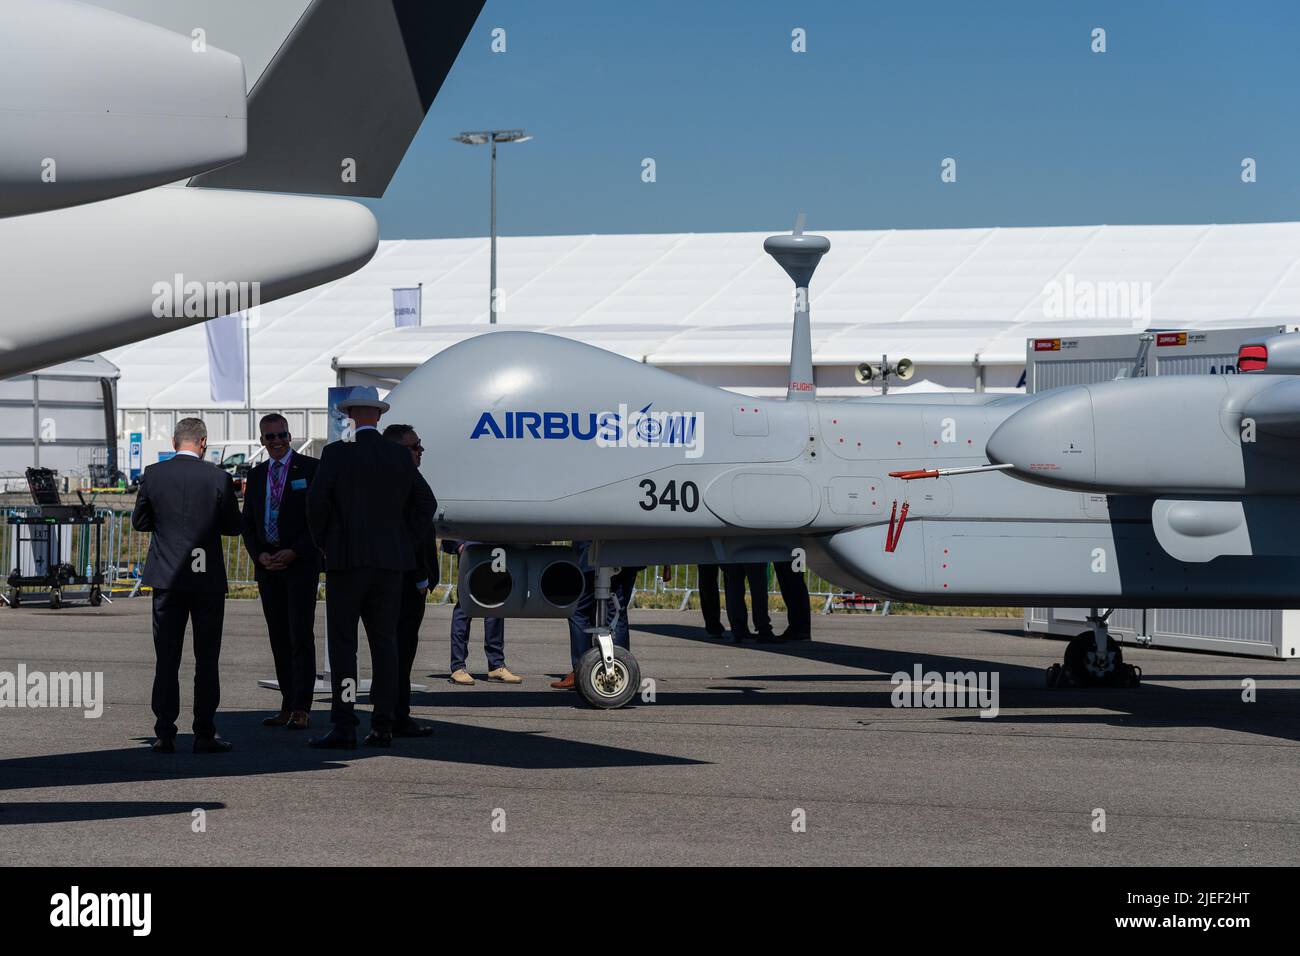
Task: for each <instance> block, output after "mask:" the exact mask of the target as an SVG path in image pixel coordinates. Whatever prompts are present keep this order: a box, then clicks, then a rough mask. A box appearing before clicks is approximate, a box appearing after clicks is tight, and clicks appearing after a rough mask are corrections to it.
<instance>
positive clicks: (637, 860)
mask: <svg viewBox="0 0 1300 956" xmlns="http://www.w3.org/2000/svg"><path fill="white" fill-rule="evenodd" d="M449 621H450V608H448V607H445V606H440V607H433V606H431V607H430V610H429V614H428V616H427V617H426V620H425V624H424V630H423V639H422V643H421V648H420V655H419V657H418V659H417V661H416V671H415V672H416V675H417V676H416V679H417V680H420V681H423V682H425V683H426V684H427V685H428V689H427V690H426V691H425V692H423V693H417V694H416V695H415V703H416V716H417V718H419V719H421V720H423V721H427V722H429V723H430V724H431V725H432V726H433V727H434V728H435V733H434V735H433V736H432V737H430V738H427V739H422V740H399V741H397V742H396V744H395V746H394V748H393V750H391V751H375V750H366V749H359V750H357V751H353V752H346V753H337V752H325V753H322V752H319V751H314V750H311V749H309V748H308V747H307V746H306V739H305V738H306V735H304V734H302V733H294V732H291V731H287V730H283V729H274V730H272V729H266V728H263V727H261V726H260V722H261V719H262V718H263V717H265V716H267V715H268V714H269V713H270V712H272V711H273V710H275V709H276V708H277V707H278V695H277V694H276V693H275V692H273V691H269V690H265V689H261V688H259V687H258V686H257V680H258V678H264V677H269V676H272V674H271V670H272V669H271V659H270V653H269V649H268V646H267V642H266V636H265V627H264V624H263V621H262V618H261V610H260V607H259V605H258V603H257V602H255V601H229V602H227V605H226V625H225V639H224V647H223V651H222V695H223V697H222V709H221V713H220V714H219V716H218V726H219V730H220V732H221V733H222V734H223V736H226V737H227V738H229V739H230V740H231V741H233V742H234V744H235V748H236V749H235V751H234V752H233V753H230V754H227V755H194V754H192V753H190V752H189V743H190V737H189V735H188V733H185V732H184V731H186V730H188V723H189V720H190V716H191V714H190V710H189V705H190V678H191V675H192V669H191V668H192V662H191V660H189V659H188V657H189V650H188V642H187V661H186V665H185V667H184V669H183V670H182V678H181V680H182V683H181V686H182V697H183V701H184V706H183V710H182V715H181V720H180V723H181V725H182V735H181V737H180V738H179V741H178V752H177V753H175V754H172V755H165V756H164V755H156V754H153V753H151V752H150V751H149V750H148V747H147V744H148V741H149V740H150V739H151V737H150V734H151V727H152V723H153V718H152V714H151V713H150V709H149V688H150V683H151V680H152V672H153V649H152V644H151V640H150V637H149V601H148V599H147V598H137V599H134V600H119V601H118V602H117V603H116V604H114V605H113V606H111V607H108V606H105V607H101V608H89V607H75V606H72V607H65V608H63V609H61V610H58V611H49V610H46V609H44V608H38V607H23V608H21V609H16V610H15V609H9V608H4V609H0V673H2V672H10V673H16V672H17V669H18V667H19V665H20V664H21V665H24V666H25V667H26V669H27V671H28V672H29V673H30V672H33V671H46V672H48V671H69V670H80V671H92V672H93V671H102V672H103V674H104V696H105V698H106V701H107V702H106V704H105V706H104V710H103V714H102V716H100V717H99V718H86V717H85V716H84V715H83V712H82V711H81V710H80V709H29V708H22V709H16V708H4V709H0V860H3V861H4V862H5V863H6V864H9V865H19V864H34V865H78V864H88V865H98V864H117V865H143V864H164V865H171V864H176V865H186V866H212V865H226V864H261V865H313V866H314V865H322V864H362V865H365V864H417V865H418V864H471V865H511V864H574V865H583V864H594V863H602V864H655V865H691V864H799V865H804V864H873V865H930V864H958V865H976V864H1049V865H1050V864H1086V865H1098V866H1123V865H1134V864H1155V865H1162V864H1234V865H1247V866H1258V865H1273V864H1295V863H1297V862H1300V661H1289V662H1283V661H1262V660H1252V659H1244V658H1231V657H1221V656H1213V655H1204V654H1193V653H1185V652H1170V651H1155V650H1141V649H1126V652H1125V653H1126V659H1127V660H1129V661H1131V662H1133V663H1136V664H1139V665H1140V666H1141V667H1142V668H1143V670H1144V683H1143V686H1141V687H1139V688H1136V689H1131V690H1114V689H1099V690H1082V689H1071V690H1049V689H1047V688H1046V687H1045V684H1044V670H1045V668H1046V667H1047V666H1048V665H1049V664H1051V663H1052V662H1054V661H1057V660H1059V659H1060V655H1061V653H1062V651H1063V649H1064V644H1063V643H1062V642H1060V641H1054V640H1042V639H1038V638H1030V637H1025V636H1023V635H1021V634H1020V633H1019V632H1018V622H1017V621H1014V620H1011V621H1009V620H999V619H991V618H939V617H890V618H881V617H874V616H866V615H847V614H837V615H832V616H829V617H820V616H819V617H816V618H815V621H814V636H815V640H814V641H812V642H804V643H799V644H792V645H754V644H745V645H742V646H736V645H733V644H729V643H726V642H723V641H718V640H715V639H711V638H708V637H706V636H705V634H704V632H703V629H702V628H700V627H699V626H698V624H699V618H698V615H697V614H695V613H694V612H690V611H687V612H680V613H679V612H674V611H636V610H634V611H633V612H632V623H633V634H632V646H633V650H634V652H635V653H636V655H637V657H638V659H639V660H640V662H641V667H642V671H643V676H644V677H646V678H651V679H653V681H654V694H653V696H654V699H653V701H652V702H651V701H641V700H638V701H637V702H636V703H635V705H634V706H630V707H628V708H626V709H623V710H620V711H612V712H605V711H596V710H589V709H584V708H580V707H579V706H577V704H578V700H577V698H576V696H575V695H574V694H572V693H565V692H560V691H553V690H551V689H550V688H549V686H548V683H549V681H550V679H551V678H552V677H553V676H558V675H560V674H562V673H563V672H564V671H566V670H568V644H567V630H566V625H565V622H563V621H528V622H515V621H510V622H507V627H506V649H507V660H508V663H509V666H510V667H511V668H512V669H513V670H515V672H516V673H518V674H520V675H521V676H523V677H524V683H523V684H522V685H521V686H517V687H505V686H501V685H496V684H488V683H486V682H484V681H482V680H480V682H479V683H478V684H477V685H476V686H474V687H470V688H464V689H462V688H458V687H454V686H452V685H450V684H449V683H448V682H447V680H446V676H447V656H448V653H447V634H448V624H449ZM776 623H777V627H778V630H779V629H780V628H781V627H782V626H784V621H783V620H782V619H781V618H780V616H777V621H776ZM481 633H482V632H481V629H480V628H479V626H478V625H476V626H475V629H474V634H473V640H472V644H471V647H472V655H471V661H470V668H471V670H472V671H473V672H475V674H476V675H480V676H481V675H482V674H483V672H484V671H485V670H486V666H485V662H484V659H483V652H482V643H481ZM317 634H318V643H319V645H320V646H321V648H322V649H323V645H324V624H323V605H321V606H320V607H319V608H318V628H317ZM363 659H364V655H363ZM918 663H919V664H920V665H921V666H922V669H923V670H924V671H930V670H936V671H940V672H946V671H963V672H964V671H972V670H973V671H987V672H990V673H996V674H997V676H998V686H999V698H998V703H999V705H1000V710H999V713H998V715H997V716H996V717H993V718H987V719H986V718H981V717H980V716H979V712H978V711H977V710H974V709H969V708H967V709H955V708H945V709H926V708H898V707H895V706H893V705H892V703H891V697H892V696H893V694H892V692H893V691H894V685H893V684H892V683H891V679H890V678H891V675H892V674H894V673H895V672H897V671H907V672H911V671H912V669H913V667H914V665H916V664H918ZM1243 678H1253V679H1254V681H1255V686H1256V695H1257V699H1256V701H1255V702H1251V703H1247V702H1244V701H1243V700H1242V680H1243ZM364 704H365V702H364V701H363V706H362V708H361V709H362V710H363V711H365V710H366V707H365V706H364ZM326 707H327V705H326V704H325V703H324V702H323V698H318V703H317V709H316V711H314V713H313V727H312V730H311V731H309V732H308V734H312V733H318V732H323V730H324V729H326V716H327V712H326ZM363 730H364V728H363ZM196 810H203V811H204V813H203V814H200V815H196V814H195V812H194V811H196ZM1098 811H1104V823H1105V828H1104V832H1103V831H1101V830H1100V827H1099V823H1100V821H1101V820H1102V816H1101V815H1100V814H1099V813H1098ZM200 823H202V824H203V826H200V825H199V824H200ZM196 831H198V832H196Z"/></svg>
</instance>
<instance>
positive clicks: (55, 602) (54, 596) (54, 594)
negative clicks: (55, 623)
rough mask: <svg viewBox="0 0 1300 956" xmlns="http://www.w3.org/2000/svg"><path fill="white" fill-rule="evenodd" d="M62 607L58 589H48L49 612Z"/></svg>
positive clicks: (61, 598) (61, 597)
mask: <svg viewBox="0 0 1300 956" xmlns="http://www.w3.org/2000/svg"><path fill="white" fill-rule="evenodd" d="M62 606H63V596H62V595H61V594H60V593H59V589H58V588H50V610H51V611H57V610H58V609H59V608H60V607H62Z"/></svg>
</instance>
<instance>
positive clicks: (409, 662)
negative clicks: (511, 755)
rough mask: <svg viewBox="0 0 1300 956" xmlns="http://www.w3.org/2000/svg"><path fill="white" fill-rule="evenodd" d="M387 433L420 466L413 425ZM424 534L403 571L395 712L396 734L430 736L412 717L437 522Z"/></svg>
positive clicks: (434, 569) (434, 579)
mask: <svg viewBox="0 0 1300 956" xmlns="http://www.w3.org/2000/svg"><path fill="white" fill-rule="evenodd" d="M384 437H385V438H387V439H388V440H389V441H391V442H396V443H397V444H399V445H401V446H402V447H403V448H405V449H407V450H408V451H410V453H411V461H413V462H415V467H416V468H419V467H420V462H421V460H422V459H423V458H424V446H423V445H421V444H420V436H419V435H418V434H416V431H415V429H414V428H412V427H411V426H410V425H402V424H394V425H389V426H388V427H387V428H385V429H384ZM423 530H424V535H423V537H422V538H420V539H418V540H416V541H415V542H414V545H415V570H413V571H403V572H402V597H401V602H400V604H399V605H398V610H397V708H396V710H394V712H393V736H394V737H427V736H429V735H430V734H432V733H433V728H432V727H426V726H424V725H423V724H420V723H418V722H417V721H416V720H415V719H414V718H412V717H411V670H412V669H413V668H414V667H415V654H416V651H417V650H418V649H419V646H420V625H421V624H422V623H423V622H424V612H425V608H426V601H427V600H428V594H429V592H430V591H432V590H433V589H434V588H436V587H437V586H438V581H439V577H440V572H439V568H438V541H437V538H436V536H435V534H434V529H433V522H432V521H429V522H426V523H425V524H424V526H423Z"/></svg>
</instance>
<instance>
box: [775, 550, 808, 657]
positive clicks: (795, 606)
mask: <svg viewBox="0 0 1300 956" xmlns="http://www.w3.org/2000/svg"><path fill="white" fill-rule="evenodd" d="M772 570H773V571H775V572H776V583H777V586H778V587H780V589H781V599H782V600H783V601H785V613H786V620H787V621H788V622H789V623H788V625H787V627H786V629H785V631H784V632H783V633H782V634H781V640H783V641H810V640H812V602H811V600H810V599H809V597H808V582H807V581H805V580H804V577H803V572H801V571H796V570H795V569H794V562H793V561H773V562H772Z"/></svg>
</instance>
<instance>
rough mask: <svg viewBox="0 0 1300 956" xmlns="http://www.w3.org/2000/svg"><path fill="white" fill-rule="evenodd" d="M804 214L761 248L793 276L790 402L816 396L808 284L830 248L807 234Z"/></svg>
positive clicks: (825, 242)
mask: <svg viewBox="0 0 1300 956" xmlns="http://www.w3.org/2000/svg"><path fill="white" fill-rule="evenodd" d="M806 218H807V217H806V216H805V215H804V214H803V213H799V216H798V218H797V219H795V222H794V232H792V233H791V234H790V235H788V236H787V235H784V234H782V235H779V236H768V237H767V239H766V240H764V242H763V249H764V251H766V252H767V254H768V255H770V256H771V257H772V258H773V259H775V260H776V261H777V263H778V264H779V265H780V266H781V268H782V269H784V270H785V271H786V274H787V275H788V276H789V277H790V278H791V279H792V280H794V329H793V331H792V332H791V334H790V376H789V381H788V383H787V385H786V392H785V398H786V401H790V402H795V401H798V402H810V401H812V400H813V399H815V398H816V397H817V386H816V383H815V382H814V381H813V364H812V326H811V323H810V321H809V315H808V284H809V283H810V282H812V277H813V273H814V272H815V271H816V270H817V263H819V262H821V258H822V256H824V255H826V253H827V252H829V251H830V248H831V241H830V240H829V239H827V238H826V237H825V236H813V235H806V234H805V233H804V231H803V227H804V222H805V220H806Z"/></svg>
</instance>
